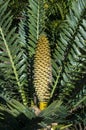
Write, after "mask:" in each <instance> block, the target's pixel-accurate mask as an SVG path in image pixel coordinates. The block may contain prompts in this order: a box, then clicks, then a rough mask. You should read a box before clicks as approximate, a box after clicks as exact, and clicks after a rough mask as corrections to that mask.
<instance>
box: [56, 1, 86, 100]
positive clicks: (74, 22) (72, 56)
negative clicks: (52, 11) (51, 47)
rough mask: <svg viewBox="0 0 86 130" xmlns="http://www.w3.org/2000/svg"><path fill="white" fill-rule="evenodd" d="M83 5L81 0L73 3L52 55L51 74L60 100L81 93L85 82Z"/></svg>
mask: <svg viewBox="0 0 86 130" xmlns="http://www.w3.org/2000/svg"><path fill="white" fill-rule="evenodd" d="M85 5H86V2H85V1H83V0H82V1H78V2H73V4H72V9H71V10H70V12H69V15H67V17H66V22H67V23H65V24H64V25H63V27H62V30H63V31H62V32H61V33H60V38H59V39H58V40H57V45H56V49H55V53H54V54H53V57H54V61H53V62H54V63H53V74H54V75H56V73H57V75H58V76H57V78H58V77H59V79H58V82H57V85H56V86H57V87H58V88H57V89H59V91H60V92H59V97H60V99H61V98H62V100H63V99H65V98H68V99H69V97H70V98H71V97H73V91H75V90H77V91H76V92H75V95H76V94H77V93H78V92H80V90H81V91H82V90H83V89H82V87H83V84H85V81H86V80H85V79H86V73H85V72H86V69H85V62H86V59H85V54H86V51H85V48H86V45H85V24H86V20H85ZM55 82H56V81H55ZM78 86H79V88H78ZM57 91H58V90H57ZM75 95H74V96H75ZM67 101H68V100H67Z"/></svg>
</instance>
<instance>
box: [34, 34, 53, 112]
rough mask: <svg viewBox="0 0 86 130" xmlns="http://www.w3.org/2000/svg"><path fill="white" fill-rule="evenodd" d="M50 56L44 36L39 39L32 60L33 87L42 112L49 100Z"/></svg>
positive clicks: (47, 42)
mask: <svg viewBox="0 0 86 130" xmlns="http://www.w3.org/2000/svg"><path fill="white" fill-rule="evenodd" d="M51 77H52V72H51V55H50V47H49V41H48V39H47V37H46V36H45V35H41V36H40V37H39V40H38V43H37V47H36V53H35V59H34V87H35V91H36V95H37V97H38V100H39V107H40V109H41V110H43V109H44V108H45V107H46V106H47V103H48V100H49V98H50V87H49V85H50V83H51Z"/></svg>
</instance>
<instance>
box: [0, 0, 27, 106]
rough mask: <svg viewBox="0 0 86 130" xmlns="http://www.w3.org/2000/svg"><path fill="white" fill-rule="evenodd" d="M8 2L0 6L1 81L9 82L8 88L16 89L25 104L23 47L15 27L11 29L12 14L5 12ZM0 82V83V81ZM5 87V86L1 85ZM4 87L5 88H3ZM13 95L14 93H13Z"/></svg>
mask: <svg viewBox="0 0 86 130" xmlns="http://www.w3.org/2000/svg"><path fill="white" fill-rule="evenodd" d="M5 5H6V6H7V5H8V2H6V3H5V4H4V5H1V8H0V69H1V70H2V73H3V74H2V76H3V77H4V79H2V80H3V82H7V81H9V82H10V86H11V87H10V89H11V90H12V91H13V94H14V93H15V91H18V92H19V93H20V95H21V99H22V101H23V103H24V104H27V101H26V94H25V92H24V86H25V84H26V83H25V81H24V77H26V75H25V73H24V72H25V64H24V63H25V59H26V58H25V57H24V55H23V48H22V46H21V44H20V41H19V39H18V35H17V34H16V33H15V30H16V28H13V29H11V23H12V16H11V13H10V12H8V13H7V12H6V9H7V7H6V6H5ZM2 10H3V11H2ZM0 84H1V83H0ZM3 87H5V86H3ZM4 89H5V88H4ZM14 96H15V94H14Z"/></svg>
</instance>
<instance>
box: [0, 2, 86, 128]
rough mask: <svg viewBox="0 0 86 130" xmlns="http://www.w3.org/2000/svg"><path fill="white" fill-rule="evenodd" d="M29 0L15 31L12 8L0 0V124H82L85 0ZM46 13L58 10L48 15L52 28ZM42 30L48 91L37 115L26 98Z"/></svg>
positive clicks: (84, 115) (85, 118) (30, 95)
mask: <svg viewBox="0 0 86 130" xmlns="http://www.w3.org/2000/svg"><path fill="white" fill-rule="evenodd" d="M28 3H29V4H28V6H27V7H26V9H25V11H23V14H22V19H21V20H20V22H19V28H18V33H16V28H12V26H11V25H12V20H13V16H11V11H8V12H7V10H8V6H9V1H6V2H4V1H0V95H1V97H0V103H1V104H0V129H5V128H6V129H9V130H12V129H13V130H18V129H21V128H22V130H27V129H32V130H33V129H34V128H35V129H38V128H40V129H41V128H44V127H46V126H47V125H51V123H58V128H57V129H59V127H60V126H59V124H60V125H61V126H64V127H66V126H71V124H74V125H73V126H71V127H72V129H73V128H74V127H75V125H76V124H78V123H82V124H83V126H85V125H86V67H85V66H86V14H85V12H86V1H84V0H78V1H72V4H71V0H68V2H67V5H66V2H65V1H64V0H62V1H61V2H60V1H58V2H57V3H56V1H51V0H50V1H45V0H34V1H33V0H30V1H28ZM52 3H53V5H52ZM54 5H55V6H54ZM61 5H63V6H62V8H61ZM46 7H47V8H46ZM67 7H69V9H67ZM54 14H55V15H54ZM51 16H57V18H56V19H54V18H53V20H54V21H55V25H56V26H52V27H53V28H52V27H50V26H51V25H50V24H51V22H52V23H53V22H54V21H51V22H50V19H51ZM58 21H59V25H60V26H59V27H58ZM58 29H60V31H58ZM41 33H46V34H47V36H48V38H49V40H50V47H51V54H52V86H51V90H52V91H51V97H50V102H49V106H48V107H47V108H46V109H45V110H43V111H42V112H40V114H38V115H36V114H35V111H34V109H33V108H32V107H29V108H28V104H31V101H32V100H33V94H34V92H35V91H34V85H33V78H34V72H33V60H34V54H35V48H36V43H37V40H38V38H39V36H40V34H41ZM11 98H12V99H11ZM15 99H16V100H15ZM54 100H56V101H54ZM52 102H53V103H52ZM4 124H5V126H4V128H3V125H4ZM31 124H32V125H31Z"/></svg>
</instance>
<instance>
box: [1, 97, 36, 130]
mask: <svg viewBox="0 0 86 130" xmlns="http://www.w3.org/2000/svg"><path fill="white" fill-rule="evenodd" d="M0 101H3V102H2V103H0V129H1V128H3V129H7V128H9V129H10V130H11V129H15V130H18V129H20V128H21V125H22V124H23V123H24V125H23V126H22V128H24V129H25V127H26V126H27V125H28V122H30V120H31V119H34V118H35V117H36V115H35V114H34V112H33V111H32V110H31V109H30V108H28V107H26V106H24V105H23V104H21V103H20V102H18V101H17V100H14V99H12V100H10V101H9V100H7V99H6V98H4V97H0ZM30 127H31V126H30V124H29V126H28V128H30Z"/></svg>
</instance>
